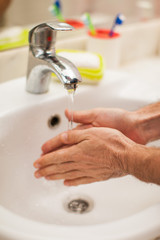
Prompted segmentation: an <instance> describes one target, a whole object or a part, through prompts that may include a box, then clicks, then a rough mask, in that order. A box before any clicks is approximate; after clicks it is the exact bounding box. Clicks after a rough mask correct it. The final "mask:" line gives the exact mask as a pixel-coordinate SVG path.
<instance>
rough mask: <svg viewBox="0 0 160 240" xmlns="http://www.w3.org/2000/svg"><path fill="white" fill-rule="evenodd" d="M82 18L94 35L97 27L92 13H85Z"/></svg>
mask: <svg viewBox="0 0 160 240" xmlns="http://www.w3.org/2000/svg"><path fill="white" fill-rule="evenodd" d="M82 20H83V22H84V24H85V25H86V26H87V27H88V28H89V30H90V32H91V33H92V35H96V30H95V28H94V26H93V23H92V20H91V16H90V14H89V13H85V14H84V15H83V16H82Z"/></svg>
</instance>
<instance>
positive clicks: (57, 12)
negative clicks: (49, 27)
mask: <svg viewBox="0 0 160 240" xmlns="http://www.w3.org/2000/svg"><path fill="white" fill-rule="evenodd" d="M49 10H50V12H51V13H52V14H53V16H56V17H57V18H58V20H59V21H61V22H65V20H64V18H63V16H62V13H61V4H60V1H58V0H56V1H55V2H54V3H53V4H52V6H50V8H49Z"/></svg>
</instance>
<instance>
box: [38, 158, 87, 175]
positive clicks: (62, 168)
mask: <svg viewBox="0 0 160 240" xmlns="http://www.w3.org/2000/svg"><path fill="white" fill-rule="evenodd" d="M84 169H87V171H88V170H89V169H92V166H91V165H87V164H85V163H75V162H66V163H61V164H52V165H49V166H46V167H42V168H40V169H38V170H37V171H36V172H35V177H37V178H38V177H42V176H43V177H44V176H49V175H52V174H57V173H65V172H69V171H73V170H76V171H77V170H78V171H83V172H84Z"/></svg>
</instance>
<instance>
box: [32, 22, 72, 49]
mask: <svg viewBox="0 0 160 240" xmlns="http://www.w3.org/2000/svg"><path fill="white" fill-rule="evenodd" d="M73 29H74V28H73V27H72V26H70V25H69V24H67V23H64V22H57V21H54V22H49V23H41V24H39V25H37V26H35V27H34V28H32V29H31V30H30V32H29V44H30V46H32V47H40V48H43V50H49V49H51V47H54V45H55V42H56V33H57V31H71V30H73Z"/></svg>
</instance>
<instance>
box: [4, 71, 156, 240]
mask: <svg viewBox="0 0 160 240" xmlns="http://www.w3.org/2000/svg"><path fill="white" fill-rule="evenodd" d="M156 84H157V85H156ZM158 86H159V83H157V81H155V84H154V86H149V85H146V84H144V81H142V80H141V82H139V80H138V79H135V78H134V77H132V76H131V75H128V74H125V73H122V72H109V71H108V72H106V73H105V76H104V79H103V80H102V82H101V83H100V84H99V85H98V86H85V85H81V86H79V88H78V90H77V92H76V94H75V107H74V108H75V109H76V110H80V109H89V108H94V107H120V108H125V109H128V110H134V109H137V108H139V107H142V106H144V105H145V104H148V103H150V102H152V101H155V100H157V99H158V97H159V90H158ZM66 101H67V94H66V92H65V90H64V89H63V86H62V85H61V84H59V83H51V86H50V91H49V92H48V93H46V94H43V95H32V94H29V93H26V92H25V78H21V79H17V80H13V81H10V82H8V83H4V84H1V85H0V205H1V206H0V239H1V240H9V239H10V240H11V239H12V240H13V239H15V240H51V239H52V240H58V239H61V240H70V239H76V240H78V239H86V240H90V239H92V240H93V239H96V240H101V239H103V240H122V239H123V240H133V239H136V240H143V239H144V240H150V239H154V238H155V237H157V236H159V235H160V187H159V186H157V185H154V184H146V183H144V182H141V181H139V180H137V179H135V178H133V177H131V176H127V177H123V178H120V179H111V180H109V181H105V182H99V183H93V184H88V185H82V186H78V187H69V188H68V187H64V186H63V182H62V181H53V182H52V181H46V180H44V179H40V180H39V179H38V180H37V179H35V177H34V175H33V173H34V168H33V162H34V161H35V160H36V159H37V158H38V157H39V155H40V154H41V150H40V147H41V145H42V144H43V143H44V142H45V141H46V140H48V139H50V138H51V137H53V136H55V135H57V134H58V133H60V132H62V131H65V130H67V125H68V123H67V120H66V119H65V117H64V110H65V108H66V107H67V103H66ZM51 116H56V119H55V120H57V122H58V120H59V123H58V124H57V125H56V126H55V127H53V128H50V127H49V125H48V120H49V119H50V117H51ZM57 117H58V119H57ZM153 144H154V145H156V146H160V142H158V141H157V142H155V143H153ZM77 198H82V199H84V200H86V201H88V202H89V203H90V204H91V210H90V211H88V212H86V213H83V214H78V213H71V212H69V211H68V210H67V209H66V205H67V203H68V202H69V201H70V200H72V199H77Z"/></svg>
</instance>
